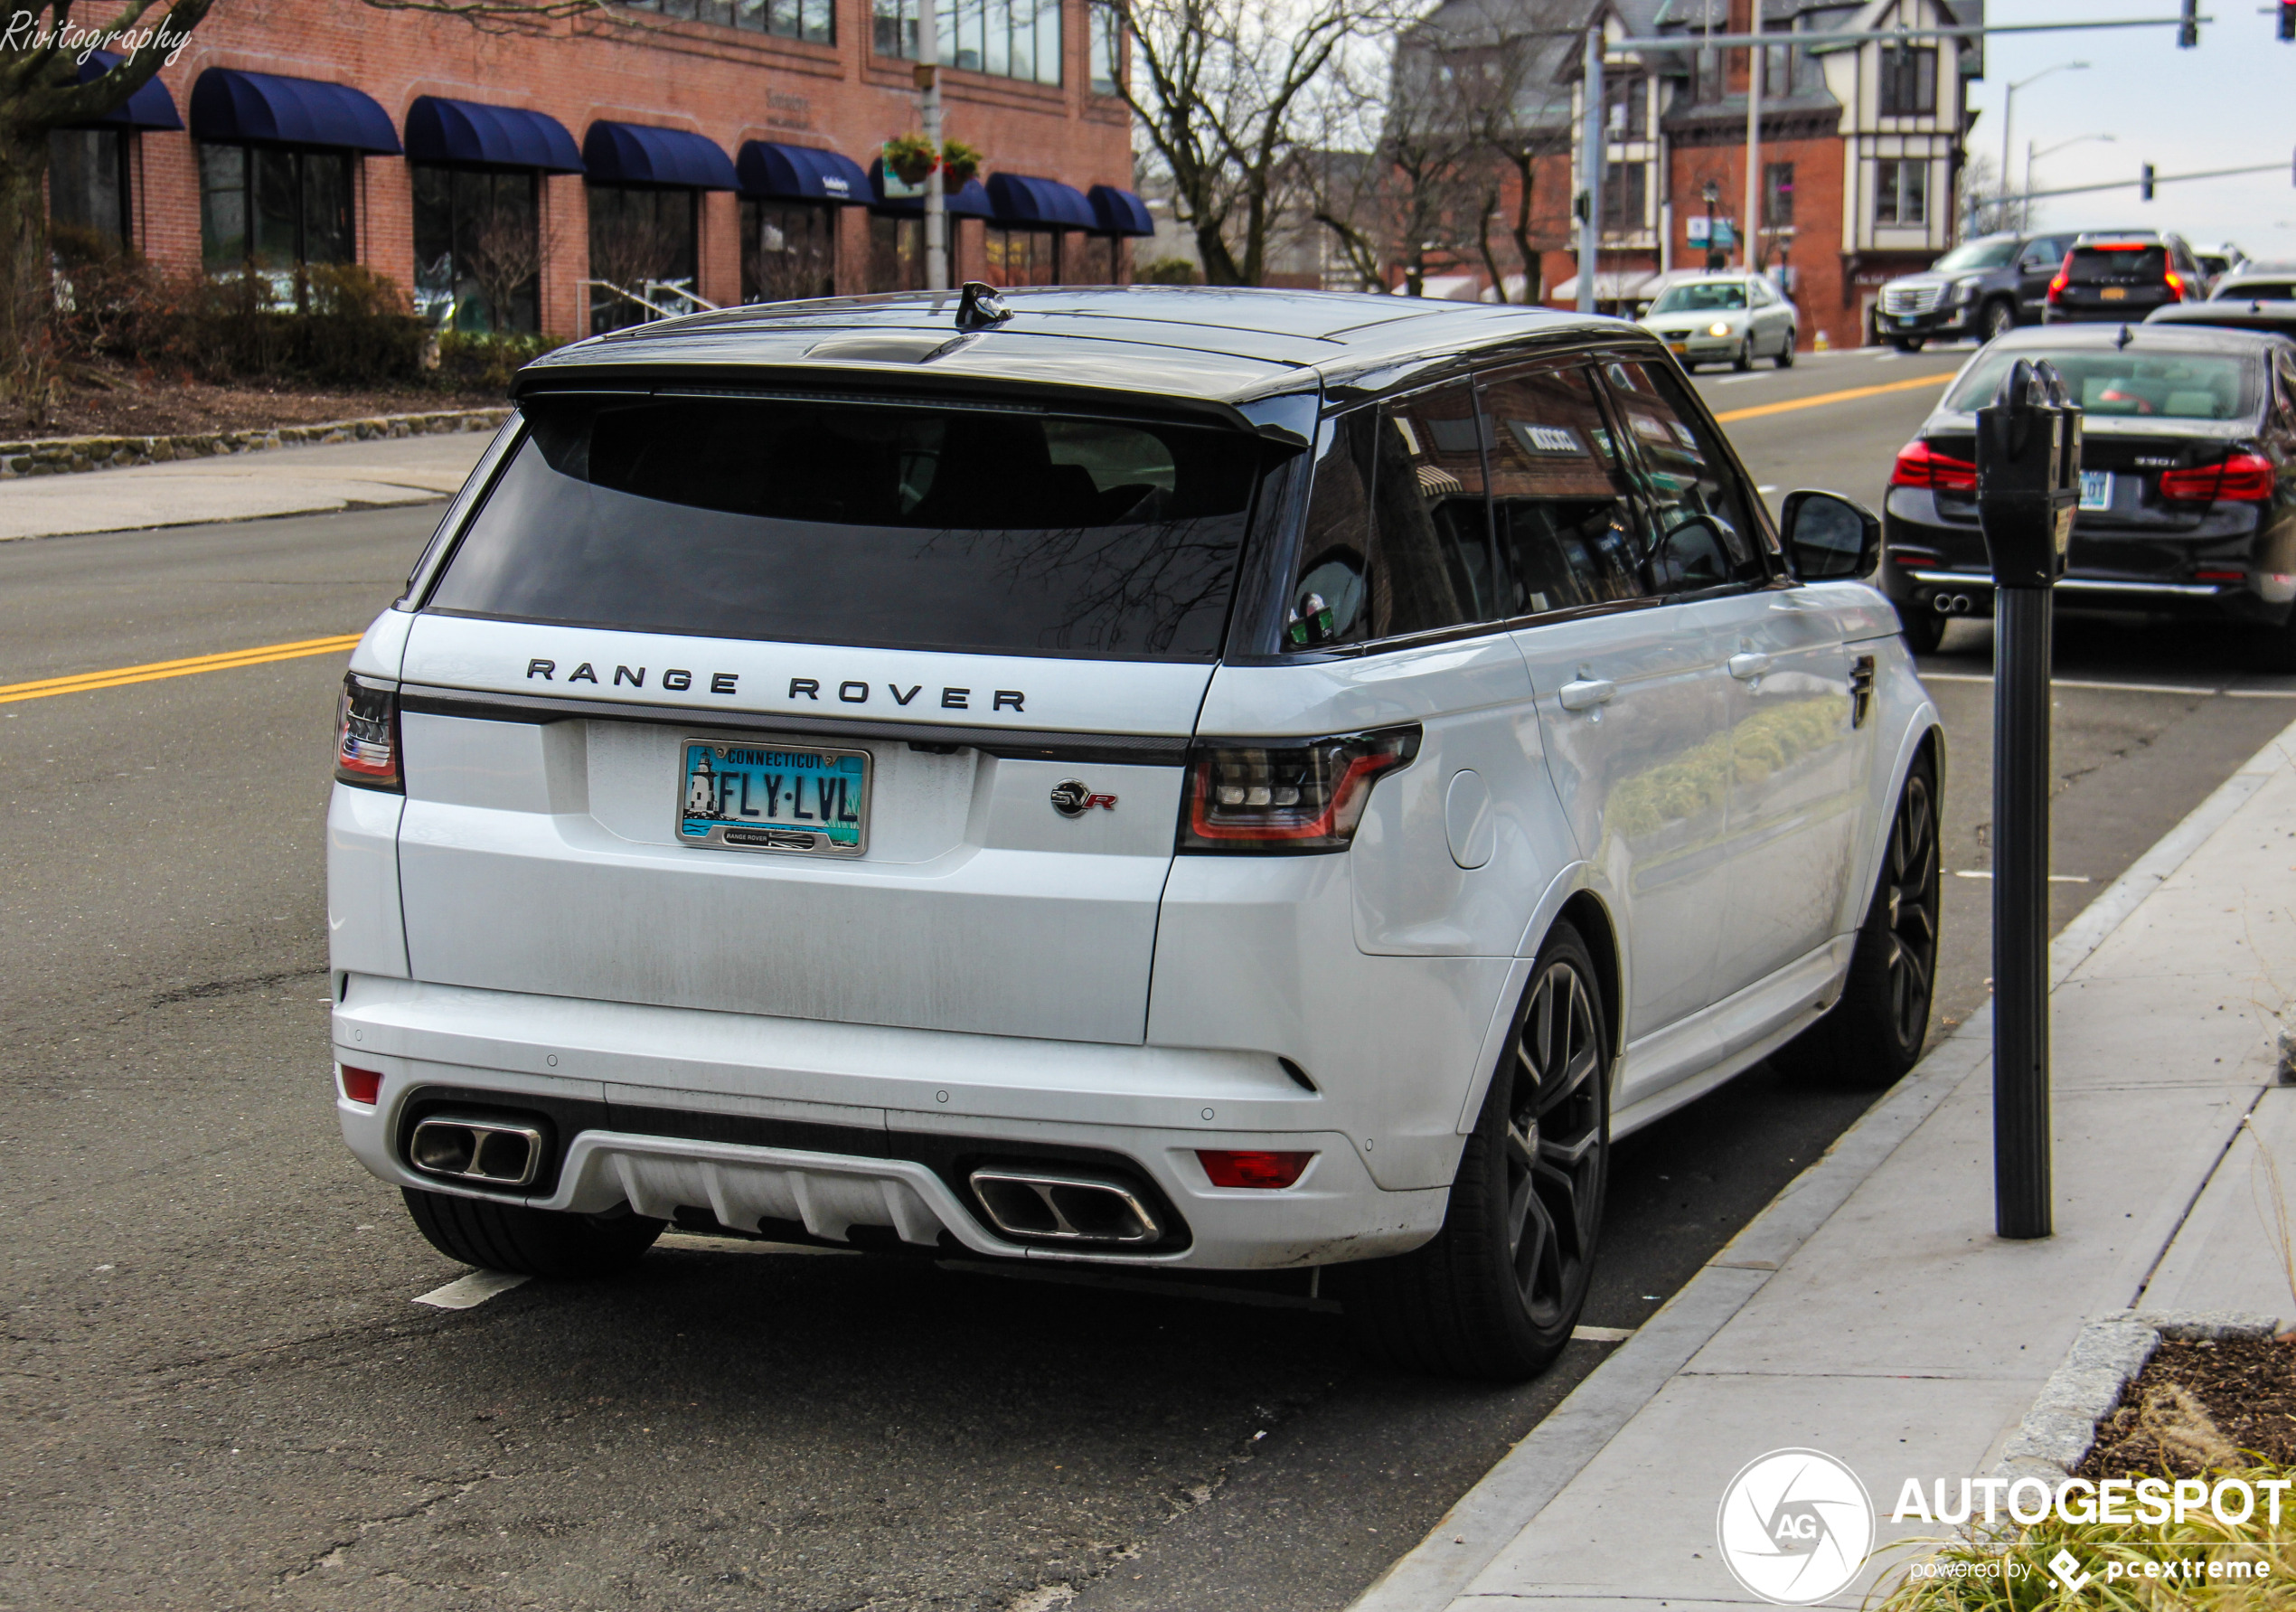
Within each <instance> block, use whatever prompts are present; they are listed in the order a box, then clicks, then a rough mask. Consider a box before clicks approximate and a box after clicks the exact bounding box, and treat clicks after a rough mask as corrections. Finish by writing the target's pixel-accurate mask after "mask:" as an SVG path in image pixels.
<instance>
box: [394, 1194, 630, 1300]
mask: <svg viewBox="0 0 2296 1612" xmlns="http://www.w3.org/2000/svg"><path fill="white" fill-rule="evenodd" d="M399 1190H400V1194H401V1195H402V1196H404V1197H405V1199H406V1200H407V1212H408V1213H409V1215H412V1216H413V1217H414V1221H415V1229H416V1230H419V1231H420V1232H421V1233H422V1234H423V1236H424V1237H426V1238H428V1240H429V1241H430V1246H431V1247H432V1248H434V1249H438V1251H439V1252H440V1253H442V1254H444V1255H446V1256H447V1258H449V1259H459V1260H460V1261H462V1263H464V1264H465V1265H475V1266H477V1267H478V1268H480V1269H482V1270H503V1271H509V1272H510V1273H512V1274H513V1275H514V1276H526V1277H569V1278H579V1277H604V1276H612V1275H614V1274H616V1272H618V1271H624V1270H627V1269H628V1268H630V1267H631V1266H633V1265H635V1264H636V1263H637V1262H638V1260H639V1259H640V1258H642V1257H644V1255H645V1251H646V1249H650V1248H652V1247H653V1246H654V1239H655V1238H657V1237H659V1236H661V1235H662V1229H663V1226H664V1225H666V1224H667V1223H668V1222H666V1221H649V1220H646V1219H645V1218H644V1217H642V1216H639V1215H635V1214H631V1213H629V1212H627V1211H624V1212H623V1213H621V1214H611V1215H608V1214H564V1213H560V1212H559V1211H555V1210H548V1209H529V1208H527V1207H526V1206H525V1205H524V1204H523V1203H495V1202H489V1201H488V1200H486V1199H484V1198H458V1197H456V1196H454V1195H453V1194H451V1193H426V1192H423V1191H420V1190H419V1189H418V1188H415V1187H401V1188H400V1189H399Z"/></svg>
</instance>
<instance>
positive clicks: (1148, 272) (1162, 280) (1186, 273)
mask: <svg viewBox="0 0 2296 1612" xmlns="http://www.w3.org/2000/svg"><path fill="white" fill-rule="evenodd" d="M1133 278H1134V279H1135V280H1137V281H1138V282H1139V283H1140V284H1141V285H1143V286H1196V285H1201V284H1202V283H1203V278H1204V276H1203V271H1202V270H1200V269H1198V268H1197V267H1196V266H1195V265H1194V264H1193V263H1190V261H1189V260H1188V259H1185V258H1159V259H1156V260H1155V261H1154V262H1153V263H1143V265H1141V267H1140V270H1139V272H1138V273H1136V274H1135V275H1134V276H1133Z"/></svg>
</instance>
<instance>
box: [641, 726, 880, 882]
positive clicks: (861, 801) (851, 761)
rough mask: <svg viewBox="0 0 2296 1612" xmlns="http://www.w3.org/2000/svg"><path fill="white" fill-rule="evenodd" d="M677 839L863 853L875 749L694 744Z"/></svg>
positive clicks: (808, 852) (689, 745)
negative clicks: (871, 767)
mask: <svg viewBox="0 0 2296 1612" xmlns="http://www.w3.org/2000/svg"><path fill="white" fill-rule="evenodd" d="M678 842H679V844H685V845H708V846H723V847H726V848H728V849H729V850H735V851H784V852H795V853H797V854H799V855H805V856H859V855H860V854H861V853H862V852H863V851H865V850H867V849H868V848H869V752H868V751H867V750H825V749H824V750H816V749H786V748H783V747H779V746H774V745H744V744H726V743H721V742H720V741H718V740H709V739H689V740H686V741H685V768H684V773H683V776H682V778H680V779H679V784H678Z"/></svg>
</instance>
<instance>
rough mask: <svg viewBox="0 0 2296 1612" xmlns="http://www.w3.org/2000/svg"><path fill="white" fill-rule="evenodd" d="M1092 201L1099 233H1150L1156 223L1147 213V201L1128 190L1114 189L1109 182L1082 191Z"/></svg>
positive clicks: (1153, 231)
mask: <svg viewBox="0 0 2296 1612" xmlns="http://www.w3.org/2000/svg"><path fill="white" fill-rule="evenodd" d="M1085 195H1086V198H1087V200H1089V201H1090V202H1091V203H1092V214H1093V216H1094V217H1095V218H1096V219H1098V220H1099V221H1100V223H1099V228H1098V230H1097V231H1096V232H1097V233H1099V234H1102V235H1153V234H1154V233H1155V232H1156V222H1155V221H1154V220H1153V219H1152V218H1150V217H1149V216H1148V203H1145V202H1143V201H1142V200H1141V199H1140V198H1139V197H1138V196H1135V195H1134V194H1133V193H1131V192H1130V191H1128V190H1118V189H1117V188H1116V187H1115V185H1113V184H1096V185H1094V186H1093V187H1092V188H1091V189H1090V190H1089V191H1087V192H1086V193H1085Z"/></svg>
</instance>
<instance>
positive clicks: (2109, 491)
mask: <svg viewBox="0 0 2296 1612" xmlns="http://www.w3.org/2000/svg"><path fill="white" fill-rule="evenodd" d="M2081 507H2082V508H2083V509H2111V508H2112V507H2113V472H2112V471H2110V470H2084V471H2082V472H2081Z"/></svg>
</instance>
